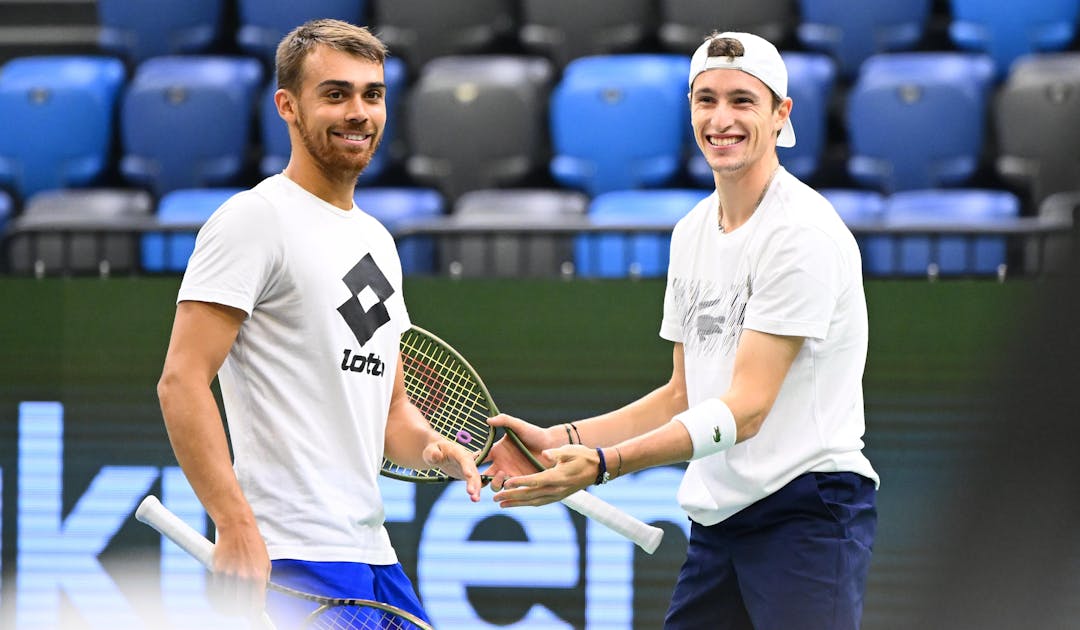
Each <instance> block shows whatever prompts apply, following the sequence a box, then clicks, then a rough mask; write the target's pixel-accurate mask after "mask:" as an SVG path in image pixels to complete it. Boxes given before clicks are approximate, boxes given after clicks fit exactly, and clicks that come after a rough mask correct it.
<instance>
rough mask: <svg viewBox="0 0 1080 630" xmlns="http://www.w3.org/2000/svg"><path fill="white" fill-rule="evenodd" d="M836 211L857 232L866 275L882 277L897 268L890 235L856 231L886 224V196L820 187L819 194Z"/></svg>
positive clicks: (874, 192)
mask: <svg viewBox="0 0 1080 630" xmlns="http://www.w3.org/2000/svg"><path fill="white" fill-rule="evenodd" d="M818 192H819V193H821V195H822V196H823V197H825V198H826V199H828V200H829V203H831V204H832V205H833V208H835V209H836V213H837V214H839V215H840V218H841V219H843V220H844V223H845V224H846V225H847V226H848V227H849V228H851V229H852V231H854V232H856V236H855V240H856V242H858V244H859V251H860V252H861V253H862V262H863V273H864V274H865V275H868V276H870V275H873V276H885V275H889V274H891V273H892V272H893V271H894V269H895V266H896V263H895V253H894V252H895V246H894V244H893V240H892V238H890V237H889V236H861V235H858V231H859V228H876V227H881V226H883V225H884V222H885V197H884V196H883V195H882V194H881V193H879V192H876V191H873V190H857V189H853V188H823V189H821V190H819V191H818Z"/></svg>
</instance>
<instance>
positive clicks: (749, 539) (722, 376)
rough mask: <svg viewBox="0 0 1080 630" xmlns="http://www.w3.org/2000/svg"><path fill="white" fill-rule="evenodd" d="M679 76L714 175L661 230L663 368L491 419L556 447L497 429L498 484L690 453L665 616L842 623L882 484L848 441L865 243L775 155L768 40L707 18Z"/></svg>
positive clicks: (639, 465)
mask: <svg viewBox="0 0 1080 630" xmlns="http://www.w3.org/2000/svg"><path fill="white" fill-rule="evenodd" d="M689 85H690V93H689V99H690V119H691V123H692V126H693V129H694V136H695V138H696V139H697V143H698V148H699V149H700V150H701V152H702V153H703V154H704V156H705V159H706V160H707V161H708V163H709V165H710V167H711V168H712V170H713V174H714V181H715V183H716V190H715V192H714V193H713V194H712V195H710V196H708V197H707V198H705V199H704V200H702V201H701V202H700V203H698V205H697V206H696V207H695V208H694V209H693V210H691V211H690V213H689V214H688V215H686V217H684V218H683V219H682V220H681V221H679V223H678V225H676V227H675V230H674V233H673V234H672V240H671V263H670V267H669V269H668V279H667V290H666V294H665V298H664V316H663V321H662V323H661V326H660V335H661V336H662V337H664V338H665V339H668V340H670V341H672V342H674V353H673V354H674V361H673V362H674V369H673V371H672V376H671V379H670V381H669V382H668V383H666V384H665V385H663V386H661V387H659V388H658V389H656V390H654V391H653V392H651V393H649V394H648V395H646V396H644V397H643V398H641V399H639V400H638V401H636V402H633V403H631V404H629V405H627V406H626V407H623V408H621V409H618V410H616V411H612V412H610V413H607V414H603V415H600V416H597V417H595V418H589V419H587V420H581V421H577V422H572V423H569V424H568V425H566V426H556V427H550V428H548V429H541V428H538V427H534V426H533V425H531V424H528V423H526V422H524V421H522V420H518V419H516V418H512V417H510V416H499V417H496V418H494V419H492V420H491V423H492V424H495V425H499V426H509V427H511V428H512V429H514V430H515V431H516V432H517V433H518V435H520V436H522V437H523V439H525V441H526V443H528V444H529V446H530V447H532V448H535V449H536V450H543V451H544V455H545V456H546V457H547V458H548V460H549V461H550V462H551V463H553V464H555V465H554V467H552V468H550V469H549V470H547V471H545V472H542V473H536V474H531V475H529V474H524V473H526V472H528V471H527V470H526V469H524V468H522V467H520V466H518V465H517V464H516V463H515V462H512V461H511V460H510V459H509V458H508V455H506V454H504V451H505V450H513V449H500V448H498V447H497V448H496V450H494V451H493V452H494V456H493V462H494V464H493V466H492V467H491V468H490V469H489V470H488V474H492V475H493V476H494V477H495V480H494V481H493V487H495V488H496V489H498V488H501V491H500V492H498V493H497V494H496V495H495V500H497V501H499V502H500V503H501V504H502V505H503V506H504V507H511V506H517V505H539V504H543V503H548V502H551V501H555V500H558V499H561V498H562V497H565V496H567V495H568V494H570V493H571V492H574V491H576V490H578V489H581V488H583V487H585V486H587V485H589V484H590V483H605V482H607V481H610V480H611V479H613V478H615V477H618V476H620V475H626V474H628V473H631V472H634V471H637V470H640V469H643V468H647V467H650V466H657V465H661V464H670V463H675V462H681V461H687V460H690V463H689V465H688V466H687V468H686V474H685V476H684V478H683V481H682V484H681V486H680V488H679V492H678V499H679V503H680V505H681V506H682V507H683V509H685V510H686V512H687V514H688V515H689V516H690V519H691V536H690V544H689V548H688V551H687V560H686V563H685V564H684V565H683V568H682V571H681V573H680V575H679V580H678V583H677V584H676V587H675V593H674V595H673V597H672V602H671V606H670V608H669V610H668V615H667V619H666V622H665V627H666V628H669V629H674V628H687V629H690V628H693V629H701V628H710V629H718V628H754V629H757V630H763V629H777V630H779V629H790V628H799V629H801V630H811V629H821V630H845V629H854V628H857V627H858V626H859V621H860V618H861V615H862V602H863V593H864V590H865V585H866V575H867V570H868V568H869V562H870V550H871V547H872V544H873V538H874V530H875V527H876V523H877V513H876V509H875V506H874V500H875V494H876V491H877V484H878V476H877V473H876V472H875V471H874V469H873V467H872V466H871V465H870V462H869V461H868V460H867V459H866V457H865V456H864V455H863V453H862V448H863V441H862V436H863V433H864V431H865V422H864V417H863V398H862V375H863V366H864V364H865V362H866V349H867V316H866V301H865V297H864V295H863V286H862V272H861V259H860V256H859V249H858V246H857V245H856V243H855V239H854V238H853V237H852V235H851V232H850V231H849V230H848V229H847V228H846V227H845V226H844V224H843V222H842V221H841V220H840V218H839V216H837V214H836V211H835V210H834V209H833V208H832V206H831V205H830V204H829V202H828V201H826V200H825V199H824V198H823V197H822V196H821V195H819V194H818V193H816V192H815V191H814V190H812V189H811V188H809V187H808V186H806V185H805V184H803V183H802V182H800V181H799V180H798V179H796V178H795V177H794V176H792V175H791V174H790V173H788V172H787V171H785V170H784V168H783V167H782V166H780V163H779V159H778V157H777V153H776V147H777V146H792V145H794V144H795V131H794V129H793V128H792V125H791V119H790V113H791V108H792V101H791V99H790V98H788V97H787V69H786V67H785V66H784V62H783V59H782V58H781V57H780V54H779V52H778V51H777V50H776V48H775V47H774V46H773V45H772V44H770V43H769V42H767V41H766V40H764V39H762V38H760V37H757V36H755V35H750V34H747V33H714V34H713V35H711V36H710V37H709V38H707V39H706V41H705V43H703V44H702V45H701V47H700V48H698V50H697V52H695V53H694V56H693V58H692V59H691V63H690V77H689ZM567 435H569V436H571V437H570V438H569V439H568V438H567V437H566V436H567ZM567 441H571V442H573V443H574V445H566V443H567ZM579 444H580V445H579ZM581 445H587V446H588V448H586V447H585V446H581Z"/></svg>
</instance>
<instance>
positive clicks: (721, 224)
mask: <svg viewBox="0 0 1080 630" xmlns="http://www.w3.org/2000/svg"><path fill="white" fill-rule="evenodd" d="M778 170H780V169H779V168H774V169H773V172H772V174H771V175H769V181H767V182H765V187H764V188H762V189H761V194H760V195H758V198H757V202H756V203H754V210H753V212H751V213H750V214H753V213H754V212H757V209H758V206H760V205H761V202H762V201H765V194H766V193H768V192H769V186H771V185H772V180H773V178H774V177H776V171H778ZM716 205H717V207H718V209H719V211H720V220H719V221H717V223H716V226H717V227H718V228H720V233H721V234H724V233H725V232H726V230H724V206H722V205H720V204H719V202H718V203H717V204H716Z"/></svg>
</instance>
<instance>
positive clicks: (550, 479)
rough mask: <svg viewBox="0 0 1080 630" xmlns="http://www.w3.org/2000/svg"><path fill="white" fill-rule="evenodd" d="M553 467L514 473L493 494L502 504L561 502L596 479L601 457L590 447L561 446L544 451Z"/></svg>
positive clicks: (500, 504)
mask: <svg viewBox="0 0 1080 630" xmlns="http://www.w3.org/2000/svg"><path fill="white" fill-rule="evenodd" d="M542 455H543V456H544V458H545V459H546V460H548V461H551V462H552V463H553V466H552V467H551V468H549V469H547V470H545V471H543V472H538V473H535V474H531V475H525V476H521V477H517V476H511V477H509V478H507V479H505V481H504V482H503V484H502V486H501V490H500V491H499V492H497V493H496V494H495V496H494V500H495V501H497V502H498V503H499V507H504V508H508V507H519V506H522V505H547V504H548V503H554V502H555V501H561V500H563V499H565V498H566V497H568V496H570V495H571V494H574V493H575V492H577V491H578V490H581V489H582V488H586V487H588V486H589V485H591V484H592V483H593V482H595V481H596V475H597V474H598V471H599V470H600V456H599V455H597V453H596V449H594V448H589V447H587V446H581V445H574V446H560V447H558V448H555V449H552V450H548V451H544V452H543V453H542Z"/></svg>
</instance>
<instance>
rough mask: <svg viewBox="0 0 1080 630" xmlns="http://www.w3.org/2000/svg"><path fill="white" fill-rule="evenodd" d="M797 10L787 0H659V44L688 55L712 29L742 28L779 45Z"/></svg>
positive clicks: (733, 29) (735, 29) (787, 31)
mask: <svg viewBox="0 0 1080 630" xmlns="http://www.w3.org/2000/svg"><path fill="white" fill-rule="evenodd" d="M797 18H798V13H797V12H796V11H795V10H794V8H793V6H792V2H791V0H727V1H726V2H723V3H720V2H716V1H715V0H660V20H659V22H660V28H659V32H658V35H659V37H660V43H661V44H662V45H663V46H664V48H665V49H666V50H669V51H671V52H675V53H680V54H684V55H687V56H689V55H692V54H693V53H694V50H696V49H697V47H698V46H700V45H701V42H703V41H705V37H706V36H707V35H708V34H709V33H712V32H713V31H714V30H720V31H745V32H748V33H754V34H755V35H758V36H760V37H763V38H765V39H767V40H769V41H770V42H772V43H773V44H776V45H777V46H780V45H781V43H782V42H783V41H784V40H785V39H786V38H787V36H788V33H790V32H791V29H792V27H793V26H794V25H795V22H796V19H797Z"/></svg>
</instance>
